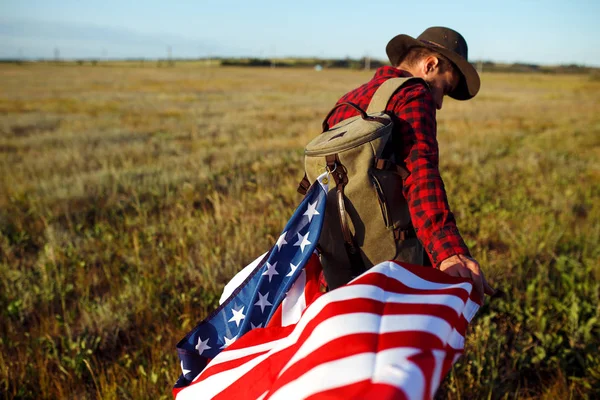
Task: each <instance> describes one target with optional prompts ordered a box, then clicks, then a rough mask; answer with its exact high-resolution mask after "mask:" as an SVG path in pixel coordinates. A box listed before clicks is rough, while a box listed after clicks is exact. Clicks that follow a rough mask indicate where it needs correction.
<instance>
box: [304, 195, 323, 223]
mask: <svg viewBox="0 0 600 400" xmlns="http://www.w3.org/2000/svg"><path fill="white" fill-rule="evenodd" d="M317 201H318V200H317ZM317 201H315V202H314V203H312V204H311V203H308V208H307V209H306V211H305V212H304V214H302V215H306V216H307V217H308V222H310V221H312V217H313V216H315V215H320V213H319V212H318V211H317Z"/></svg>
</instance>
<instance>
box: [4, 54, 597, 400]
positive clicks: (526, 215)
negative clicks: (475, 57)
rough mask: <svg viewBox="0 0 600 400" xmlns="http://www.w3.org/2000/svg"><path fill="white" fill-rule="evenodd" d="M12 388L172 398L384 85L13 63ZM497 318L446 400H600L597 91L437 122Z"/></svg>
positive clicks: (535, 86)
mask: <svg viewBox="0 0 600 400" xmlns="http://www.w3.org/2000/svg"><path fill="white" fill-rule="evenodd" d="M0 70H1V74H0V86H1V87H2V88H3V90H2V91H1V92H0V177H1V180H0V231H1V235H0V276H1V277H2V279H1V280H0V320H1V321H2V323H1V324H0V350H1V351H0V393H3V394H4V397H5V398H11V399H12V398H20V399H33V398H40V399H44V398H47V399H54V398H78V399H86V398H88V399H93V398H103V399H113V398H114V399H116V398H119V399H123V398H124V399H127V398H136V399H137V398H140V399H142V398H156V399H159V398H170V397H171V395H170V389H171V386H172V384H173V383H174V381H175V380H176V378H177V376H178V375H179V373H180V369H179V364H178V359H177V355H176V352H175V344H176V343H177V341H178V340H179V339H180V338H181V337H182V336H183V335H185V333H187V331H188V330H189V329H191V328H192V327H193V326H194V324H195V323H197V322H198V321H200V320H201V319H202V318H204V317H205V316H206V315H207V313H208V312H210V311H211V310H212V309H213V308H214V307H215V305H216V303H217V300H218V297H219V295H220V290H221V289H222V287H223V285H224V284H225V283H226V282H227V281H228V279H229V278H230V277H231V276H232V275H233V274H234V273H235V272H236V271H237V270H239V269H240V268H241V267H242V266H244V265H246V264H247V263H248V262H249V261H251V260H252V259H254V257H256V256H257V255H258V254H260V253H262V252H264V251H265V250H266V249H267V248H268V247H269V246H270V245H271V244H272V243H273V242H274V240H276V238H277V236H278V235H279V233H280V230H281V228H282V227H283V224H284V223H285V221H287V219H288V218H289V215H290V214H291V212H292V211H293V209H294V207H295V205H296V204H297V202H298V201H299V195H297V194H296V192H295V189H296V184H297V182H298V181H299V179H300V178H301V177H302V149H303V146H304V144H305V143H307V142H308V141H309V140H310V139H311V138H312V137H313V136H315V135H316V134H318V133H319V132H320V122H321V118H322V117H323V116H324V115H325V113H326V112H327V111H328V110H329V108H330V107H331V106H332V105H333V103H334V102H335V101H336V100H337V98H338V97H339V96H340V95H341V94H343V93H345V92H346V91H347V90H350V89H352V88H353V87H355V86H357V85H359V84H361V83H363V82H364V81H366V80H368V79H369V77H370V75H371V73H369V72H362V71H361V72H355V71H344V70H325V71H322V72H316V71H312V70H294V69H249V68H237V69H236V68H210V67H197V68H188V67H186V68H183V67H178V66H176V67H174V68H156V67H155V65H154V64H152V65H150V64H147V65H146V64H144V66H138V65H135V64H134V65H129V66H127V67H125V66H123V67H116V66H115V67H111V68H95V67H92V66H80V67H77V66H52V65H35V64H34V65H24V66H15V65H2V66H0ZM438 138H439V142H440V149H441V156H440V159H441V171H442V176H443V178H444V180H445V183H446V188H447V191H448V195H449V199H450V203H451V206H452V209H453V210H454V212H455V214H456V217H457V220H458V224H459V227H460V229H461V232H462V233H463V235H464V237H465V239H466V240H467V242H468V244H469V245H470V247H471V250H472V252H473V254H474V256H475V257H476V258H477V259H478V260H479V261H480V262H481V263H482V265H483V267H484V268H485V271H486V273H487V275H488V277H489V280H490V281H491V282H492V283H493V285H494V286H495V287H498V288H502V290H503V291H504V292H505V293H506V297H505V298H503V299H498V300H495V301H493V302H489V303H488V304H487V305H486V306H485V307H483V309H482V310H481V311H480V312H479V314H478V316H477V318H476V321H475V322H474V324H473V325H472V327H471V328H470V331H469V336H468V342H467V349H466V353H465V356H464V357H463V358H462V359H461V360H460V361H459V362H458V364H457V365H456V366H455V368H454V371H453V372H452V374H451V375H450V376H449V377H448V378H447V379H446V381H445V382H444V384H443V386H442V388H441V389H440V392H439V394H438V396H439V397H440V398H446V397H449V398H490V399H500V398H501V399H504V398H506V399H513V398H586V397H587V398H595V397H598V396H600V389H599V388H600V353H599V352H598V347H599V346H600V322H599V318H600V306H599V303H600V302H599V293H600V244H599V243H600V203H599V202H598V198H599V197H600V161H599V160H600V82H599V81H598V80H597V79H593V78H590V77H588V76H585V75H570V76H566V75H564V76H561V75H556V76H548V75H526V74H514V75H511V74H484V75H483V76H482V90H481V93H480V95H479V96H478V97H476V98H475V99H474V100H472V101H469V102H456V101H452V100H447V101H446V103H445V105H444V109H443V110H442V111H441V112H439V114H438Z"/></svg>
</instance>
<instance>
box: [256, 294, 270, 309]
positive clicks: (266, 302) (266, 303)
mask: <svg viewBox="0 0 600 400" xmlns="http://www.w3.org/2000/svg"><path fill="white" fill-rule="evenodd" d="M268 297H269V293H268V292H267V294H265V295H264V296H263V295H262V294H261V293H260V292H258V301H257V302H256V303H254V305H255V306H259V307H260V312H261V313H263V312H265V307H266V306H272V305H273V304H271V303H269V300H267V298H268Z"/></svg>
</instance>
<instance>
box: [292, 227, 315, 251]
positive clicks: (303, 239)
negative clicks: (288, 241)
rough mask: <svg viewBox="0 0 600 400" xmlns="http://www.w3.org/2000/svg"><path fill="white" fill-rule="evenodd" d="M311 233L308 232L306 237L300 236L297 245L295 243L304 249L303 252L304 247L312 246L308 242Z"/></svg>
mask: <svg viewBox="0 0 600 400" xmlns="http://www.w3.org/2000/svg"><path fill="white" fill-rule="evenodd" d="M309 233H310V231H308V232H306V235H304V236H302V235H301V234H298V241H297V242H296V243H294V246H300V249H302V251H303V252H304V247H306V246H307V245H309V244H311V243H310V242H309V241H308V234H309Z"/></svg>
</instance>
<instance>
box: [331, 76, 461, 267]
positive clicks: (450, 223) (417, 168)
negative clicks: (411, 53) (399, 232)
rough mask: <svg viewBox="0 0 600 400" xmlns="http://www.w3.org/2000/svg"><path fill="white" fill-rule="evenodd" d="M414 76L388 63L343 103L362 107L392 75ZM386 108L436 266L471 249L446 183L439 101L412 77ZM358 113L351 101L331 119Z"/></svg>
mask: <svg viewBox="0 0 600 400" xmlns="http://www.w3.org/2000/svg"><path fill="white" fill-rule="evenodd" d="M406 76H409V75H408V74H407V73H406V72H405V71H402V70H399V69H397V68H393V67H389V66H384V67H381V68H379V69H377V72H375V76H374V77H373V79H371V80H370V81H369V82H367V83H365V84H364V85H362V86H360V87H359V88H357V89H354V90H352V91H351V92H349V93H347V94H346V95H344V96H343V97H342V98H341V99H340V100H339V101H338V103H341V102H345V101H349V102H352V103H355V104H357V105H358V106H360V107H361V108H362V109H363V110H366V109H367V107H368V106H369V102H370V101H371V98H372V97H373V95H374V94H375V91H376V90H377V88H379V86H380V85H381V84H382V83H383V82H385V81H386V80H388V79H390V78H396V77H406ZM386 111H388V112H390V114H391V115H393V116H395V118H394V135H396V136H395V137H396V138H400V140H399V142H400V147H399V148H397V149H396V154H397V156H400V157H401V159H403V160H404V162H405V164H406V167H407V169H408V171H409V172H410V176H409V177H408V178H407V179H406V180H405V182H404V187H403V193H404V196H405V197H406V199H407V202H408V208H409V211H410V215H411V218H412V223H413V226H414V227H415V231H416V232H417V237H418V238H419V240H420V241H421V243H423V246H424V247H425V250H426V251H427V254H429V258H430V259H431V263H432V264H433V265H434V266H435V267H439V264H440V263H441V262H442V261H444V260H445V259H446V258H448V257H450V256H453V255H455V254H465V255H469V249H468V248H467V246H466V245H465V242H464V241H463V239H462V238H461V236H460V233H459V232H458V228H457V227H456V221H455V219H454V215H453V214H452V212H451V211H450V207H449V206H448V199H447V197H446V189H445V188H444V182H443V181H442V178H441V177H440V171H439V169H438V166H439V152H438V143H437V139H436V127H437V124H436V120H435V112H436V108H435V102H434V100H433V96H432V95H431V92H430V91H429V88H428V87H427V86H426V85H424V84H422V83H420V82H418V81H415V83H407V84H406V86H404V87H402V88H401V89H400V90H398V91H397V92H396V93H395V94H394V95H393V96H392V98H391V99H390V101H389V103H388V105H387V108H386ZM357 114H358V113H357V112H356V111H355V110H354V109H352V108H351V107H340V108H338V109H337V110H336V111H335V112H334V113H333V115H331V117H329V119H328V123H329V126H333V125H335V124H337V123H338V122H340V121H343V120H345V119H346V118H350V117H353V116H355V115H357Z"/></svg>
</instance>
